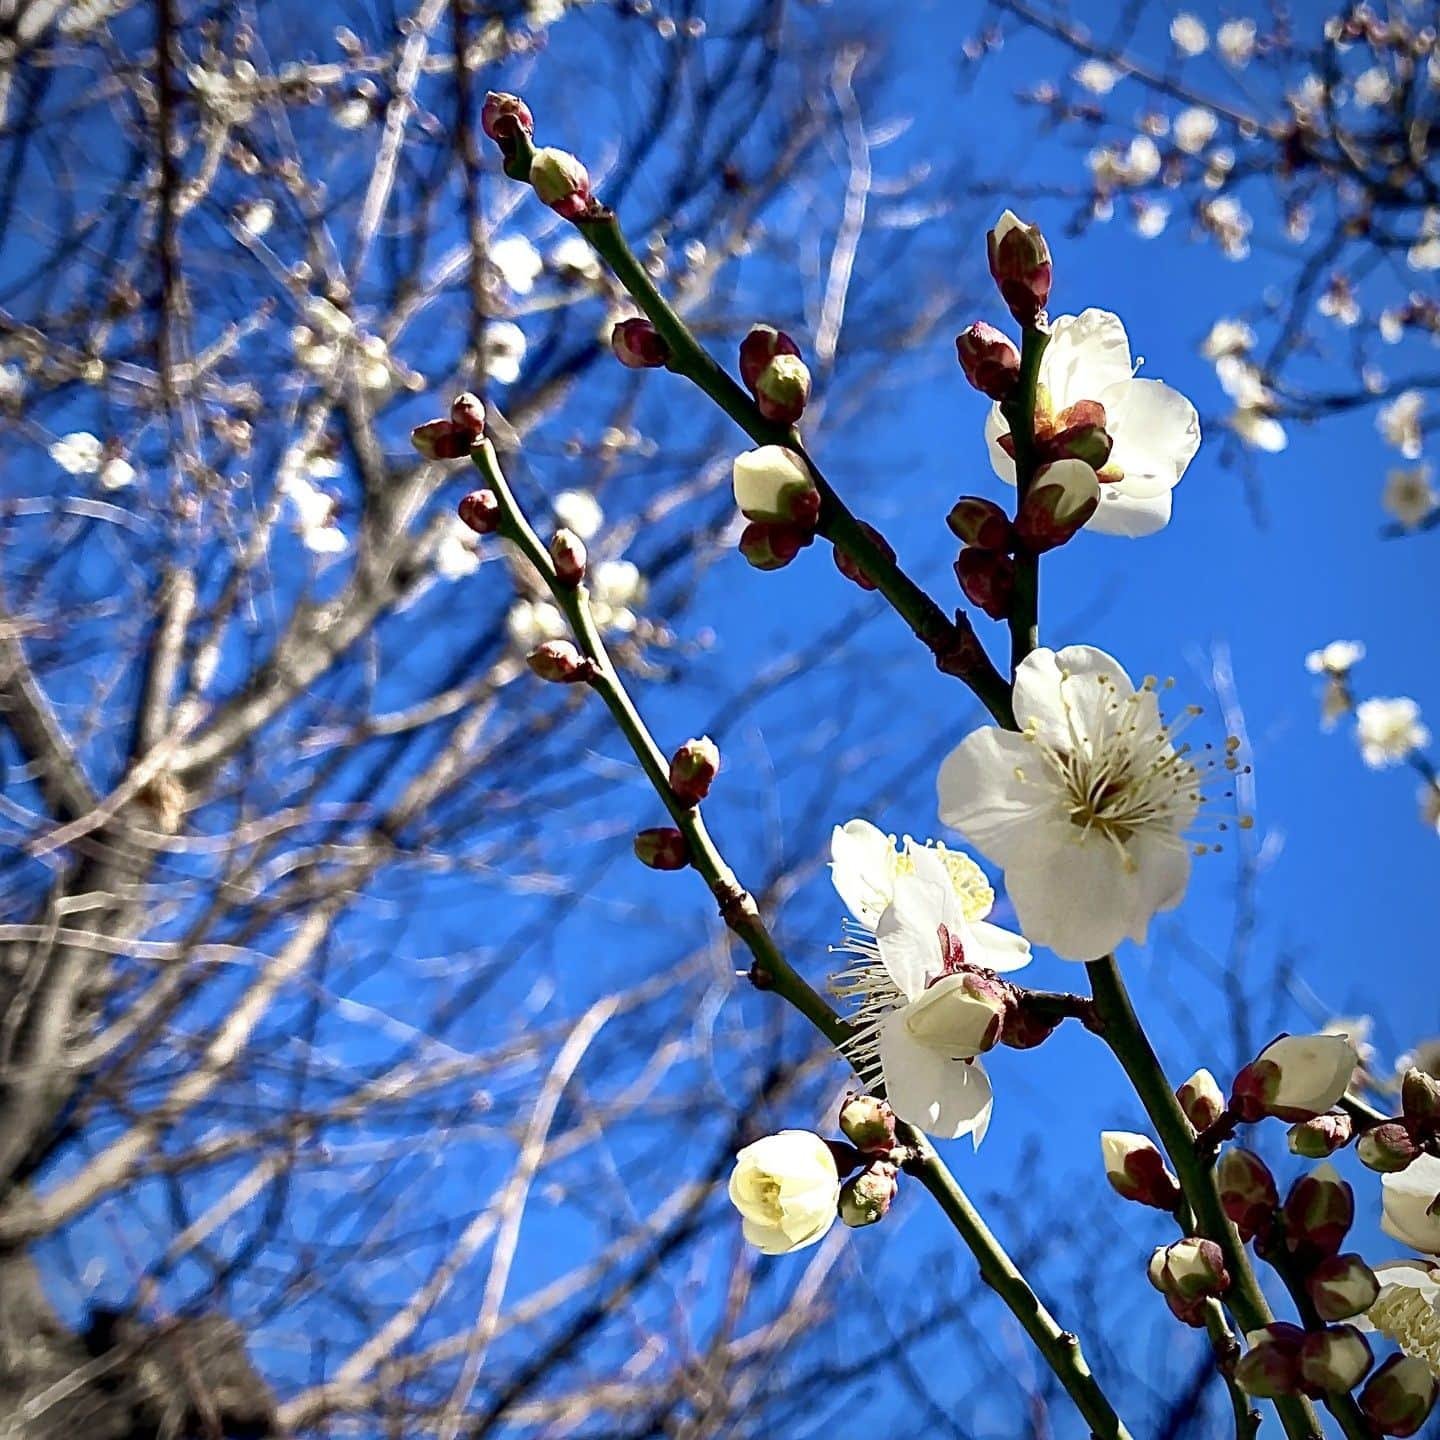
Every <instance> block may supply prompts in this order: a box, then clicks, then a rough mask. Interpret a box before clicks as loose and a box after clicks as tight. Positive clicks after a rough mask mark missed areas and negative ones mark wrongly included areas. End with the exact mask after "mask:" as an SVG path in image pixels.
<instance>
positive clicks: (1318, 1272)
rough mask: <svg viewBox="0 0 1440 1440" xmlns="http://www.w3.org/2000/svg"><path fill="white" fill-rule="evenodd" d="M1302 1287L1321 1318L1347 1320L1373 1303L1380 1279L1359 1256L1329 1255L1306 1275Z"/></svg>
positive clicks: (1363, 1311)
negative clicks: (1303, 1286)
mask: <svg viewBox="0 0 1440 1440" xmlns="http://www.w3.org/2000/svg"><path fill="white" fill-rule="evenodd" d="M1305 1289H1306V1291H1307V1292H1308V1294H1309V1296H1310V1303H1311V1304H1312V1305H1313V1306H1314V1307H1315V1313H1316V1314H1317V1315H1318V1316H1319V1317H1320V1318H1321V1319H1322V1320H1348V1319H1349V1318H1350V1317H1351V1316H1352V1315H1363V1314H1364V1313H1365V1312H1366V1311H1367V1310H1368V1309H1369V1308H1370V1307H1371V1306H1372V1305H1373V1304H1374V1303H1375V1301H1376V1300H1377V1299H1378V1298H1379V1295H1380V1282H1379V1280H1377V1279H1376V1278H1375V1272H1374V1271H1373V1270H1372V1269H1371V1268H1370V1267H1369V1266H1368V1265H1367V1264H1366V1263H1365V1262H1364V1260H1362V1259H1361V1258H1360V1256H1358V1255H1332V1256H1330V1258H1329V1259H1328V1260H1322V1261H1321V1262H1320V1263H1319V1264H1318V1265H1317V1266H1315V1268H1314V1269H1313V1270H1311V1272H1310V1273H1309V1275H1307V1276H1306V1277H1305Z"/></svg>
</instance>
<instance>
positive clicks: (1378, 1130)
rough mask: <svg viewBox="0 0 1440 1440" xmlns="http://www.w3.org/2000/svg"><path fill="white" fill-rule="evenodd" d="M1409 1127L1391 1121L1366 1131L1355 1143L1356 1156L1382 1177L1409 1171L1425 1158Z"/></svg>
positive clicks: (1396, 1121)
mask: <svg viewBox="0 0 1440 1440" xmlns="http://www.w3.org/2000/svg"><path fill="white" fill-rule="evenodd" d="M1421 1153H1422V1152H1421V1149H1420V1146H1419V1145H1417V1144H1416V1143H1415V1139H1414V1137H1413V1136H1412V1135H1411V1134H1410V1131H1409V1129H1408V1127H1407V1126H1405V1125H1403V1124H1402V1123H1400V1122H1399V1121H1398V1120H1387V1121H1386V1122H1385V1124H1383V1125H1376V1126H1374V1127H1373V1128H1371V1129H1369V1130H1367V1131H1365V1133H1364V1134H1363V1135H1361V1137H1360V1138H1359V1139H1358V1140H1357V1141H1356V1142H1355V1154H1356V1155H1357V1156H1358V1157H1359V1159H1360V1163H1361V1164H1362V1165H1364V1166H1365V1167H1366V1168H1367V1169H1370V1170H1378V1171H1379V1172H1380V1173H1381V1174H1382V1175H1393V1174H1395V1173H1396V1172H1397V1171H1400V1170H1408V1169H1409V1168H1410V1166H1411V1164H1412V1163H1413V1162H1414V1161H1415V1160H1416V1159H1418V1158H1419V1156H1420V1154H1421Z"/></svg>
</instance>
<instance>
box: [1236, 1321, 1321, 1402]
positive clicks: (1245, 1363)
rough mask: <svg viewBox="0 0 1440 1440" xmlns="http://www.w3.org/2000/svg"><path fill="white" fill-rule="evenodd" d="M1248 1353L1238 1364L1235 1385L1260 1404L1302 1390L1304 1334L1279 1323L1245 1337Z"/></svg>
mask: <svg viewBox="0 0 1440 1440" xmlns="http://www.w3.org/2000/svg"><path fill="white" fill-rule="evenodd" d="M1245 1341H1246V1344H1247V1345H1248V1347H1249V1348H1248V1349H1247V1350H1246V1351H1245V1353H1244V1354H1243V1355H1242V1356H1241V1357H1240V1359H1239V1360H1237V1361H1236V1362H1235V1383H1236V1384H1237V1385H1238V1386H1239V1387H1240V1388H1241V1389H1242V1390H1243V1391H1244V1392H1245V1393H1246V1394H1247V1395H1254V1396H1256V1397H1257V1398H1258V1399H1261V1400H1275V1399H1278V1398H1279V1397H1280V1396H1282V1395H1294V1394H1295V1393H1296V1392H1297V1391H1298V1390H1299V1389H1300V1349H1301V1346H1303V1345H1304V1343H1305V1332H1304V1331H1303V1330H1302V1329H1301V1328H1300V1327H1299V1326H1298V1325H1288V1324H1286V1323H1285V1322H1284V1321H1283V1320H1277V1321H1276V1322H1275V1323H1274V1324H1273V1325H1263V1326H1261V1328H1260V1329H1258V1330H1252V1331H1251V1332H1250V1333H1249V1334H1248V1335H1247V1336H1246V1337H1245Z"/></svg>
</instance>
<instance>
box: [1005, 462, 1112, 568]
mask: <svg viewBox="0 0 1440 1440" xmlns="http://www.w3.org/2000/svg"><path fill="white" fill-rule="evenodd" d="M1099 504H1100V482H1099V480H1098V479H1096V477H1095V472H1094V471H1093V470H1092V469H1091V468H1090V467H1089V466H1088V465H1087V464H1086V463H1085V462H1084V461H1083V460H1056V461H1055V462H1054V463H1053V464H1050V465H1042V466H1041V467H1040V468H1039V469H1038V470H1037V471H1036V472H1035V478H1034V479H1033V480H1032V481H1031V482H1030V488H1029V490H1028V491H1027V492H1026V494H1025V500H1024V503H1023V504H1022V505H1021V506H1020V513H1019V514H1018V515H1017V516H1016V517H1015V533H1016V535H1018V536H1019V537H1020V542H1021V544H1023V545H1024V546H1025V548H1026V549H1027V550H1029V551H1031V552H1032V553H1034V554H1037V555H1039V554H1043V553H1044V552H1045V551H1046V550H1053V549H1054V548H1055V547H1056V546H1057V545H1063V544H1064V543H1065V542H1066V541H1067V540H1069V539H1071V537H1072V536H1074V535H1075V533H1076V531H1078V530H1079V529H1080V527H1081V526H1082V525H1084V524H1085V522H1086V521H1087V520H1088V519H1089V518H1090V517H1091V516H1092V515H1093V514H1094V513H1095V511H1096V509H1097V508H1098V507H1099Z"/></svg>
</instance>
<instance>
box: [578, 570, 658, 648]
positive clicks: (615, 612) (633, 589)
mask: <svg viewBox="0 0 1440 1440" xmlns="http://www.w3.org/2000/svg"><path fill="white" fill-rule="evenodd" d="M586 583H587V585H588V588H589V591H590V613H591V616H592V617H593V618H594V621H595V623H596V624H597V625H598V626H599V627H600V628H601V629H602V630H613V631H616V632H618V633H620V634H629V633H630V632H631V631H632V630H634V628H635V624H636V620H635V611H634V608H633V607H634V606H636V605H639V604H641V603H642V602H643V601H644V599H645V594H646V591H647V589H648V588H649V587H648V586H647V585H646V582H645V577H644V576H643V575H642V574H641V573H640V570H639V567H638V566H637V565H636V564H635V563H634V561H632V560H602V561H600V563H599V564H598V565H594V566H592V567H591V568H590V571H589V574H588V575H587V577H586Z"/></svg>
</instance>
